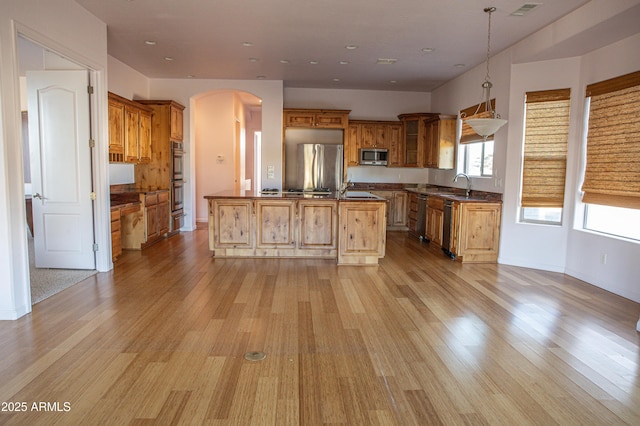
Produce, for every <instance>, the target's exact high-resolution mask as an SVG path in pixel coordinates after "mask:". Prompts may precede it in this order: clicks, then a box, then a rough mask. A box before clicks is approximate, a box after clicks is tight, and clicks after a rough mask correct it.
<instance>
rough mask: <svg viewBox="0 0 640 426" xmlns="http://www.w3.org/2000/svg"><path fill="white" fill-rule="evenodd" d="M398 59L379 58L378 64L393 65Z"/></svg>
mask: <svg viewBox="0 0 640 426" xmlns="http://www.w3.org/2000/svg"><path fill="white" fill-rule="evenodd" d="M397 61H398V60H397V59H391V58H378V60H377V61H376V64H380V65H392V64H395V63H396V62H397Z"/></svg>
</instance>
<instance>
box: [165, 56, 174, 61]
mask: <svg viewBox="0 0 640 426" xmlns="http://www.w3.org/2000/svg"><path fill="white" fill-rule="evenodd" d="M164 60H165V61H173V58H172V57H171V56H165V57H164Z"/></svg>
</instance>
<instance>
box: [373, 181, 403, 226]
mask: <svg viewBox="0 0 640 426" xmlns="http://www.w3.org/2000/svg"><path fill="white" fill-rule="evenodd" d="M371 193H372V194H374V195H377V196H378V197H382V198H384V199H385V200H387V218H386V221H387V229H389V230H394V231H404V230H407V208H408V199H409V198H408V195H407V192H406V191H404V190H402V191H391V190H386V191H371Z"/></svg>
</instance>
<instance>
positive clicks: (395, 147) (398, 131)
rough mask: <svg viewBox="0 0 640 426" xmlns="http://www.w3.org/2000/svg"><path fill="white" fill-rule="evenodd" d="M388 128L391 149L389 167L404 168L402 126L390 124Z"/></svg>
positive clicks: (388, 145) (388, 144)
mask: <svg viewBox="0 0 640 426" xmlns="http://www.w3.org/2000/svg"><path fill="white" fill-rule="evenodd" d="M386 127H387V131H386V136H387V147H388V148H389V159H388V165H389V167H402V165H403V164H402V125H400V124H390V125H388V126H386Z"/></svg>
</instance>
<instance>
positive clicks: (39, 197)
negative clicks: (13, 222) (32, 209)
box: [33, 192, 44, 200]
mask: <svg viewBox="0 0 640 426" xmlns="http://www.w3.org/2000/svg"><path fill="white" fill-rule="evenodd" d="M33 198H37V199H38V200H44V197H43V196H42V195H40V194H38V193H37V192H36V193H35V194H33Z"/></svg>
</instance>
